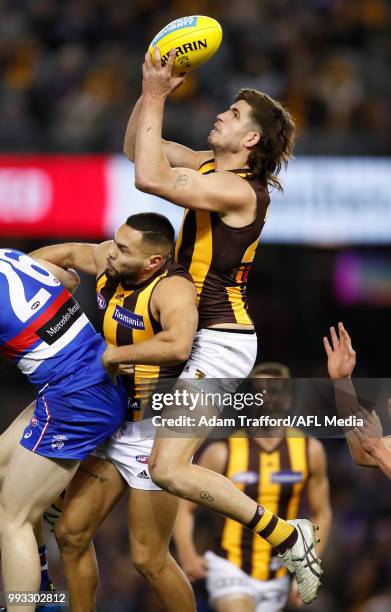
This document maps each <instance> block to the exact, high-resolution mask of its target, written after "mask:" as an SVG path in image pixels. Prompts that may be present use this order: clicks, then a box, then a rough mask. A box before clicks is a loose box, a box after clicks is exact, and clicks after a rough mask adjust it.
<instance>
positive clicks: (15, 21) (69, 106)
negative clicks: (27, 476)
mask: <svg viewBox="0 0 391 612" xmlns="http://www.w3.org/2000/svg"><path fill="white" fill-rule="evenodd" d="M191 13H196V14H197V13H198V14H208V15H211V16H213V17H216V18H217V19H219V20H220V21H221V23H222V26H223V30H224V40H223V45H222V47H221V49H220V50H219V52H218V54H217V55H216V57H215V58H214V59H213V60H212V62H210V63H209V64H207V65H206V66H204V67H203V68H201V69H199V70H198V71H197V73H196V74H195V75H194V76H193V77H192V78H190V79H189V81H190V83H189V85H188V86H187V88H186V89H185V90H184V93H183V94H180V93H179V92H178V95H177V96H176V104H175V106H174V105H173V107H172V111H171V115H170V116H169V117H168V120H167V122H166V136H167V138H178V139H179V140H181V141H183V142H186V143H188V144H190V145H192V146H195V147H203V146H204V143H205V137H206V135H207V133H208V128H209V127H210V125H211V123H212V121H213V118H214V116H215V115H216V113H217V112H218V111H219V110H222V109H224V107H225V106H227V105H228V104H229V103H230V101H231V100H232V96H233V95H234V94H235V93H236V92H237V90H238V89H239V88H240V87H243V86H249V87H255V88H259V89H261V90H264V91H266V92H267V93H269V94H270V95H272V96H275V97H277V98H280V99H282V100H283V101H284V102H285V103H286V104H287V105H288V106H289V108H290V109H291V110H292V112H293V114H294V116H295V118H296V119H297V122H298V126H299V136H300V138H299V140H298V143H297V148H296V152H297V153H300V152H302V153H307V154H365V155H370V154H375V155H376V154H389V153H390V150H391V135H390V134H391V129H390V127H391V102H390V100H391V95H390V94H391V82H390V80H389V79H387V78H386V75H387V73H388V66H389V64H390V59H391V57H390V56H391V43H390V37H389V36H388V33H389V29H390V25H391V7H390V4H389V2H387V0H312V1H311V2H305V3H303V2H301V1H300V0H247V1H246V2H242V1H241V0H231V2H223V1H222V0H218V1H212V0H202V1H189V0H186V1H185V0H164V1H162V0H134V1H133V2H126V3H124V2H122V1H121V0H112V1H110V2H109V1H108V0H100V1H99V2H97V1H96V0H68V2H62V1H61V0H17V1H11V0H2V1H1V3H0V81H1V85H0V109H1V110H2V111H3V115H2V116H3V119H4V117H6V121H3V122H2V123H3V125H2V128H1V130H0V142H1V145H0V146H1V149H2V150H3V151H25V150H34V149H35V150H37V151H38V150H48V151H68V152H72V151H75V152H83V151H118V150H120V149H121V145H122V138H123V132H124V129H125V124H126V119H127V116H128V114H129V109H130V108H131V105H132V103H133V102H134V101H135V99H136V97H137V96H138V94H139V90H140V69H141V62H142V60H143V55H144V53H145V50H146V48H147V45H148V43H149V41H150V40H151V39H152V37H153V35H154V34H155V33H156V32H157V31H158V30H159V29H160V28H161V27H163V26H164V25H166V23H167V22H169V21H170V20H172V19H174V18H176V17H180V16H183V15H184V14H191ZM189 117H191V118H192V120H191V122H190V121H189ZM198 122H200V125H199V124H198ZM194 124H196V125H197V126H199V129H197V130H194V129H193V126H194Z"/></svg>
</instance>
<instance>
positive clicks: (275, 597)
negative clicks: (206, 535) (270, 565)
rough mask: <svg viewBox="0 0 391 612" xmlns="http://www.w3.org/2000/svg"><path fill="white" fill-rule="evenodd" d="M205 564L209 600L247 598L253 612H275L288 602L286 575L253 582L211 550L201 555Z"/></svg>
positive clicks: (287, 580) (288, 585) (252, 579)
mask: <svg viewBox="0 0 391 612" xmlns="http://www.w3.org/2000/svg"><path fill="white" fill-rule="evenodd" d="M205 559H206V561H207V564H208V574H207V577H206V587H207V589H208V593H209V597H210V600H211V601H212V602H213V600H216V599H218V598H220V597H228V596H229V595H240V594H241V593H242V594H243V595H248V596H249V597H251V598H252V599H253V600H254V602H255V605H256V608H255V609H256V612H278V611H279V610H282V608H283V607H284V606H285V604H286V601H287V599H288V594H289V589H290V580H289V577H288V576H284V577H283V578H275V579H274V580H255V578H251V577H250V576H249V575H248V574H246V573H245V572H243V571H242V570H241V569H240V568H238V567H237V566H236V565H234V564H233V563H230V561H227V559H223V558H222V557H219V556H218V555H216V554H215V553H214V552H212V551H210V550H209V551H208V552H206V553H205Z"/></svg>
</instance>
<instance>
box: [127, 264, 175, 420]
mask: <svg viewBox="0 0 391 612" xmlns="http://www.w3.org/2000/svg"><path fill="white" fill-rule="evenodd" d="M166 275H167V272H165V273H164V274H162V275H161V276H158V277H157V278H155V280H154V281H152V283H150V284H149V285H148V286H147V287H146V288H145V289H144V290H143V291H141V293H140V295H139V296H138V298H137V301H136V304H135V308H134V310H135V312H143V313H145V314H144V327H145V329H133V344H137V343H139V342H145V340H149V339H150V338H153V336H154V335H155V333H154V331H153V327H152V323H151V319H150V317H149V313H148V304H149V300H150V298H151V294H152V291H153V290H154V288H155V287H156V285H157V283H158V282H159V280H160V279H161V278H164V276H166ZM159 374H160V366H155V365H141V364H137V365H136V366H135V368H134V389H135V397H136V399H141V400H142V396H143V395H145V396H146V397H148V396H149V392H150V390H151V389H150V384H149V383H150V382H152V381H156V379H158V378H159ZM136 420H138V419H136Z"/></svg>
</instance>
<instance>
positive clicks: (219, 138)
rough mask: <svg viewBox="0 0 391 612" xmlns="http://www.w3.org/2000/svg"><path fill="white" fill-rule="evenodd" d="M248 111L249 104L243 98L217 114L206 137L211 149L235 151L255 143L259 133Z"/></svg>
mask: <svg viewBox="0 0 391 612" xmlns="http://www.w3.org/2000/svg"><path fill="white" fill-rule="evenodd" d="M250 113H251V107H250V105H249V104H247V102H246V101H245V100H238V101H237V102H235V103H234V104H232V105H231V106H230V108H229V109H228V110H226V111H225V112H223V113H220V114H219V115H217V118H216V123H215V124H214V126H213V129H212V130H211V132H210V134H209V137H208V144H209V145H210V146H211V147H212V149H213V150H214V151H215V150H224V151H229V152H231V153H237V152H239V151H241V150H242V149H243V148H246V147H248V146H252V145H254V144H256V142H258V140H259V137H260V134H259V131H257V130H256V129H254V123H253V121H252V119H251V116H250ZM254 138H255V141H254Z"/></svg>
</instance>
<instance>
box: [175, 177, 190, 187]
mask: <svg viewBox="0 0 391 612" xmlns="http://www.w3.org/2000/svg"><path fill="white" fill-rule="evenodd" d="M188 180H189V177H188V175H187V174H180V175H179V176H178V178H177V180H176V181H175V183H174V189H176V188H177V187H186V185H187V182H188Z"/></svg>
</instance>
